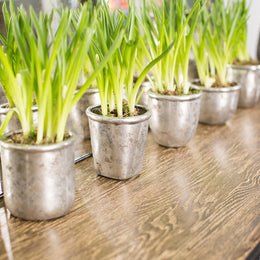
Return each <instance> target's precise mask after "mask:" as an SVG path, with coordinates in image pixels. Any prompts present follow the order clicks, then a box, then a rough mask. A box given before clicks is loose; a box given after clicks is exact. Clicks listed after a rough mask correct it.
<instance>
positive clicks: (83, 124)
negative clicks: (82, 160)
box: [66, 88, 100, 141]
mask: <svg viewBox="0 0 260 260" xmlns="http://www.w3.org/2000/svg"><path fill="white" fill-rule="evenodd" d="M99 104H100V96H99V92H98V89H96V88H90V89H88V90H87V91H86V92H85V94H84V95H83V96H82V98H81V99H80V100H79V102H78V103H77V104H76V105H75V106H74V107H73V108H72V110H71V111H70V114H69V116H68V120H67V124H66V128H67V129H70V130H71V131H72V132H73V133H74V134H75V135H76V139H77V141H81V140H84V139H89V138H90V131H89V123H88V118H87V117H86V112H85V111H86V109H87V107H89V106H93V105H99Z"/></svg>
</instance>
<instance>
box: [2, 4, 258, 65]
mask: <svg viewBox="0 0 260 260" xmlns="http://www.w3.org/2000/svg"><path fill="white" fill-rule="evenodd" d="M84 1H86V0H38V1H37V0H14V2H15V5H17V6H18V5H20V4H23V5H24V7H25V8H26V9H28V8H29V6H30V5H32V6H33V7H34V9H35V10H36V11H38V12H39V11H40V10H43V11H44V12H49V11H50V10H51V8H52V7H55V8H59V7H60V6H62V5H64V6H69V7H71V8H77V6H78V5H79V3H80V2H84ZM96 1H97V0H93V2H94V3H95V2H96ZM104 1H108V0H104ZM134 1H135V3H136V6H137V7H139V8H140V7H141V4H142V0H134ZM172 1H175V0H172ZM208 1H214V0H208ZM223 1H225V2H228V1H235V0H223ZM247 1H248V4H250V3H251V4H250V18H249V20H248V40H247V41H248V51H249V54H250V56H251V57H252V58H253V59H256V58H258V59H259V60H260V15H259V12H260V1H259V0H247ZM3 2H4V1H3V0H0V6H1V7H2V4H3ZM6 2H9V0H6ZM109 2H110V5H111V8H112V9H114V8H118V7H119V8H121V9H123V10H125V9H127V0H109ZM157 2H158V4H160V2H161V0H157ZM188 2H189V3H190V4H192V2H193V0H188ZM57 24H58V21H57ZM0 30H1V32H3V17H2V10H1V11H0Z"/></svg>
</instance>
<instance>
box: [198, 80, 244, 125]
mask: <svg viewBox="0 0 260 260" xmlns="http://www.w3.org/2000/svg"><path fill="white" fill-rule="evenodd" d="M193 86H194V85H193ZM194 87H195V86H194ZM197 88H199V89H200V90H201V94H202V95H201V104H200V119H199V122H200V123H203V124H208V125H223V124H225V123H226V122H227V121H228V120H229V119H230V118H231V117H232V116H233V115H234V113H235V112H236V110H237V104H238V98H239V90H240V86H233V87H226V88H204V87H199V86H197Z"/></svg>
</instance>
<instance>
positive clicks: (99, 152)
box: [86, 105, 151, 180]
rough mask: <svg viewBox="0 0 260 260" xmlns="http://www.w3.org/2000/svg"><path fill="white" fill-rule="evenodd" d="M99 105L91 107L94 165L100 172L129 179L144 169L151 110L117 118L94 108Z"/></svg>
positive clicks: (89, 110) (111, 176)
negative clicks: (107, 115)
mask: <svg viewBox="0 0 260 260" xmlns="http://www.w3.org/2000/svg"><path fill="white" fill-rule="evenodd" d="M97 107H99V106H94V107H89V108H88V109H87V111H86V113H87V116H88V117H89V126H90V133H91V145H92V153H93V158H94V166H95V169H96V171H97V173H98V175H102V176H105V177H108V178H112V179H117V180H125V179H129V178H131V177H133V176H135V175H136V174H138V173H140V172H141V170H142V167H143V158H144V151H145V145H146V138H147V132H148V120H149V118H150V117H151V112H150V111H148V110H147V109H146V108H144V107H142V106H138V105H137V107H139V108H142V109H144V110H145V111H146V112H145V113H144V114H142V115H139V116H134V117H128V118H127V117H126V118H115V117H114V118H113V117H105V116H102V115H98V114H96V113H94V112H93V110H94V109H95V108H97Z"/></svg>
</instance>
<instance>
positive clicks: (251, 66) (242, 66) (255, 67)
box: [228, 64, 260, 70]
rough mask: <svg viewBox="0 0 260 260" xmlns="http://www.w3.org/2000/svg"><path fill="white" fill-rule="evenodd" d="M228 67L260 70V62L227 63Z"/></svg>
mask: <svg viewBox="0 0 260 260" xmlns="http://www.w3.org/2000/svg"><path fill="white" fill-rule="evenodd" d="M228 68H231V69H237V70H260V64H259V65H237V64H228Z"/></svg>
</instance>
